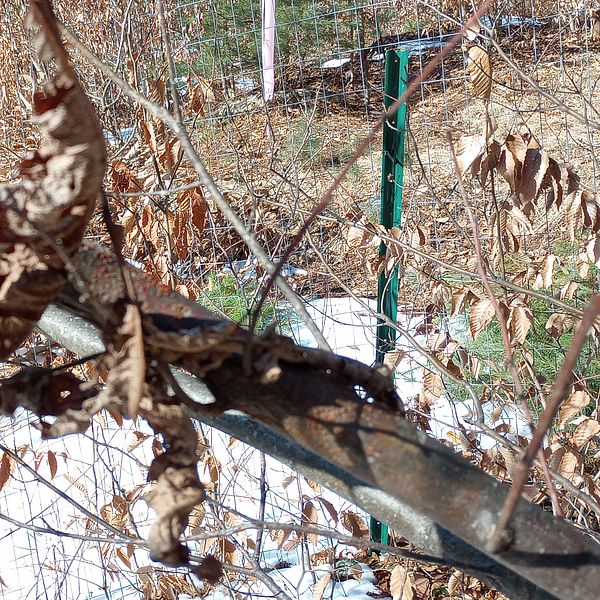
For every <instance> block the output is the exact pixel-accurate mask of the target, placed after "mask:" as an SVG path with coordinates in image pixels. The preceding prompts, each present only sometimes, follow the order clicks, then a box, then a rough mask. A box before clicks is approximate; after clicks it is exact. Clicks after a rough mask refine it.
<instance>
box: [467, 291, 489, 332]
mask: <svg viewBox="0 0 600 600" xmlns="http://www.w3.org/2000/svg"><path fill="white" fill-rule="evenodd" d="M493 318H494V306H493V304H492V301H491V300H490V299H489V298H481V300H479V301H478V302H477V303H475V304H474V305H473V308H472V309H471V312H470V313H469V329H470V331H471V337H472V338H473V339H474V340H475V339H477V336H478V335H479V334H480V333H481V332H482V331H483V330H484V329H485V327H486V326H487V325H488V324H489V323H490V321H491V320H492V319H493Z"/></svg>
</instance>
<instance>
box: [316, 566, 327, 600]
mask: <svg viewBox="0 0 600 600" xmlns="http://www.w3.org/2000/svg"><path fill="white" fill-rule="evenodd" d="M330 581H331V572H330V571H328V572H327V573H325V575H323V577H321V579H319V581H317V583H315V585H314V587H313V590H312V600H321V598H323V594H324V593H325V589H326V588H327V585H328V584H329V582H330Z"/></svg>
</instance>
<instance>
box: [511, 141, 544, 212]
mask: <svg viewBox="0 0 600 600" xmlns="http://www.w3.org/2000/svg"><path fill="white" fill-rule="evenodd" d="M548 164H549V156H548V154H547V153H546V152H545V151H544V150H540V149H537V148H528V149H527V151H526V153H525V158H524V162H523V166H522V168H521V171H520V177H519V178H518V180H516V181H515V189H514V190H513V191H514V193H515V194H517V196H518V197H519V199H520V201H521V206H524V205H526V204H529V203H530V202H533V201H534V200H535V199H536V198H537V196H538V193H539V192H540V191H541V186H542V182H543V180H544V177H545V175H546V171H547V170H548Z"/></svg>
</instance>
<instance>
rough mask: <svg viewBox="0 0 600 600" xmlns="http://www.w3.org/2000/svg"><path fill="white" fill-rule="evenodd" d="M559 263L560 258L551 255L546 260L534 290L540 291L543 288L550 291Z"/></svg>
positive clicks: (534, 284)
mask: <svg viewBox="0 0 600 600" xmlns="http://www.w3.org/2000/svg"><path fill="white" fill-rule="evenodd" d="M557 262H558V258H557V257H556V256H554V254H549V255H548V256H546V258H544V261H543V262H542V266H541V267H540V270H539V272H538V274H537V277H536V279H535V282H534V283H533V286H532V287H533V289H534V290H539V289H541V288H544V289H548V288H550V287H551V286H552V279H553V276H554V265H555V264H556V263H557Z"/></svg>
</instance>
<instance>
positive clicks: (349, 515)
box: [340, 510, 369, 537]
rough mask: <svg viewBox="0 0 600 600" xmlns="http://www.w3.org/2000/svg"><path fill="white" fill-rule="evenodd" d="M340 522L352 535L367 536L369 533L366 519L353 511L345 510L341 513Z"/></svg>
mask: <svg viewBox="0 0 600 600" xmlns="http://www.w3.org/2000/svg"><path fill="white" fill-rule="evenodd" d="M340 522H341V524H342V526H343V527H344V529H346V530H347V531H349V532H350V533H351V535H353V536H354V537H367V536H368V535H369V528H368V527H367V523H366V521H365V520H364V519H363V518H362V517H361V516H360V515H357V514H356V513H355V512H352V511H350V510H345V511H344V512H343V513H342V516H341V518H340Z"/></svg>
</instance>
